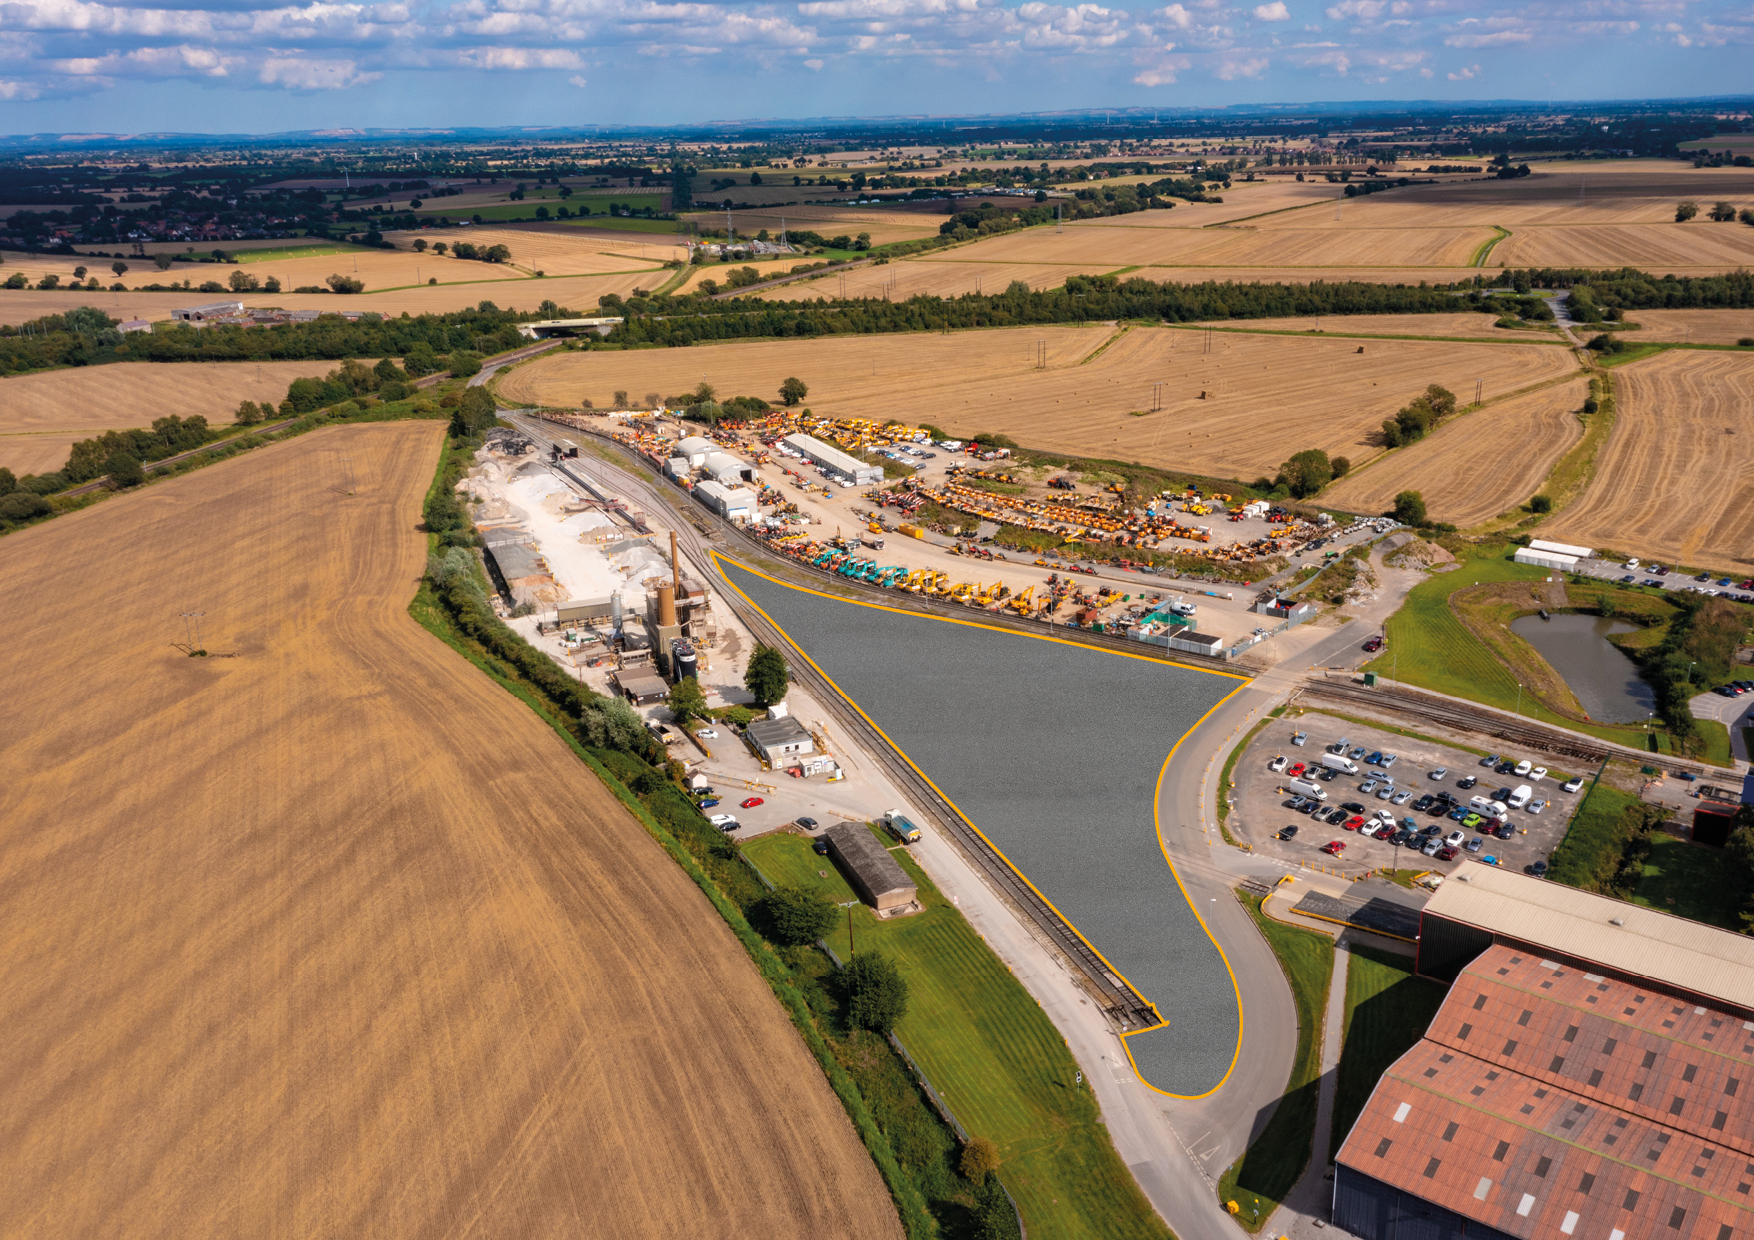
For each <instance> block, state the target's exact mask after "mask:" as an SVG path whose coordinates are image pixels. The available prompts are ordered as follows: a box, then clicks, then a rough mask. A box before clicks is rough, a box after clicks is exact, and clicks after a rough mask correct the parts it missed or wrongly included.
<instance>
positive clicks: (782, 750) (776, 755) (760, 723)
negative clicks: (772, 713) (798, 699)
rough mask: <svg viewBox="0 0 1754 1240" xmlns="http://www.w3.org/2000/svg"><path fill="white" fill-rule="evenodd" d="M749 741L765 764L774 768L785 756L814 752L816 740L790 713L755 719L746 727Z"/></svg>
mask: <svg viewBox="0 0 1754 1240" xmlns="http://www.w3.org/2000/svg"><path fill="white" fill-rule="evenodd" d="M747 732H748V734H749V741H750V743H751V744H752V745H754V746H755V748H756V751H757V752H758V753H760V754H761V756H762V758H763V759H764V760H765V761H766V762H767V764H768V765H769V766H771V767H773V768H775V769H776V770H777V769H778V768H779V767H781V766H783V765H785V764H786V759H787V758H801V757H803V756H804V755H806V754H812V753H815V752H816V740H815V738H814V737H812V736H811V735H810V729H808V728H806V727H805V726H804V725H803V724H801V723H799V722H798V721H797V720H796V719H794V718H792V717H791V716H790V715H781V716H780V717H778V718H768V719H756V720H754V721H752V722H751V723H750V725H749V727H748V729H747Z"/></svg>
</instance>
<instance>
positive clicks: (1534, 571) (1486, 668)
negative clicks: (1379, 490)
mask: <svg viewBox="0 0 1754 1240" xmlns="http://www.w3.org/2000/svg"><path fill="white" fill-rule="evenodd" d="M1546 575H1547V570H1546V569H1542V568H1536V567H1534V566H1533V565H1528V564H1516V563H1513V562H1512V561H1510V560H1508V559H1496V558H1494V559H1478V560H1464V561H1463V562H1462V564H1461V567H1459V568H1456V569H1454V570H1452V571H1450V572H1447V573H1435V574H1433V575H1432V576H1431V577H1430V578H1428V579H1427V580H1425V581H1422V582H1420V583H1419V584H1418V585H1416V586H1414V587H1413V589H1412V590H1411V591H1410V592H1409V593H1408V595H1407V601H1406V602H1405V603H1403V604H1402V605H1401V609H1400V610H1399V611H1397V612H1396V613H1395V614H1394V615H1392V616H1390V617H1389V619H1388V624H1387V625H1386V626H1385V627H1386V629H1387V632H1388V639H1389V641H1388V649H1387V650H1385V651H1384V652H1383V653H1382V654H1379V655H1378V656H1377V657H1376V658H1374V659H1372V660H1371V661H1370V662H1369V663H1367V664H1365V665H1364V666H1365V670H1366V671H1371V672H1375V673H1377V675H1379V676H1383V677H1387V678H1390V679H1395V680H1399V681H1401V682H1402V683H1404V684H1409V685H1413V686H1416V687H1417V688H1421V689H1430V690H1432V691H1434V692H1437V693H1447V694H1449V695H1450V696H1451V697H1459V698H1466V699H1468V700H1469V701H1473V702H1480V703H1483V704H1484V705H1487V706H1496V707H1498V708H1499V709H1500V710H1509V711H1518V712H1520V713H1521V714H1523V715H1525V716H1527V717H1528V718H1530V719H1533V720H1536V721H1538V722H1540V723H1549V724H1555V725H1557V726H1559V727H1562V728H1570V729H1571V730H1572V731H1574V732H1585V733H1588V734H1589V735H1591V736H1599V737H1601V738H1602V739H1603V740H1607V741H1617V742H1619V743H1620V744H1622V745H1632V746H1635V747H1640V748H1642V747H1644V745H1645V732H1644V729H1642V728H1631V727H1614V726H1612V725H1607V724H1600V723H1583V722H1580V721H1578V720H1575V719H1567V718H1566V717H1565V716H1563V715H1559V714H1556V713H1555V712H1553V711H1551V710H1549V709H1548V708H1547V707H1546V706H1544V705H1542V703H1541V702H1540V700H1539V699H1537V698H1536V697H1535V696H1534V694H1532V693H1530V692H1528V691H1527V690H1526V689H1525V690H1523V691H1521V692H1519V691H1518V688H1517V680H1516V677H1515V676H1514V675H1513V674H1512V673H1511V670H1510V668H1508V667H1506V666H1505V665H1504V664H1503V663H1502V662H1500V661H1499V659H1498V657H1497V656H1496V655H1495V654H1493V653H1492V650H1491V648H1490V647H1488V646H1487V645H1486V644H1485V643H1484V642H1482V641H1479V640H1478V639H1477V638H1475V636H1474V635H1473V634H1472V633H1470V632H1469V631H1468V629H1467V626H1465V625H1464V624H1463V623H1462V622H1461V620H1460V619H1458V618H1457V617H1456V613H1455V611H1454V610H1453V609H1452V608H1451V607H1450V603H1449V598H1450V595H1452V594H1454V593H1455V592H1456V591H1458V590H1461V589H1464V588H1466V587H1468V586H1472V585H1480V584H1483V583H1489V582H1501V581H1539V580H1540V579H1541V578H1542V577H1544V576H1546Z"/></svg>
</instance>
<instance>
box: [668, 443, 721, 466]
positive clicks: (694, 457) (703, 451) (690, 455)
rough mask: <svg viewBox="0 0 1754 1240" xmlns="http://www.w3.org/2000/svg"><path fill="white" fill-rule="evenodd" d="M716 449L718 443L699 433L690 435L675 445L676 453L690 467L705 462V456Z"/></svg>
mask: <svg viewBox="0 0 1754 1240" xmlns="http://www.w3.org/2000/svg"><path fill="white" fill-rule="evenodd" d="M718 450H719V445H718V444H716V443H714V442H713V441H712V440H710V439H706V438H704V437H702V436H700V435H690V436H689V437H688V438H686V439H684V440H682V441H681V442H680V443H678V444H677V445H676V455H677V456H679V457H681V458H682V459H683V460H685V461H687V462H688V467H689V468H690V469H698V468H700V467H701V466H702V465H704V464H706V458H707V457H708V456H709V455H710V454H712V453H714V452H717V451H718Z"/></svg>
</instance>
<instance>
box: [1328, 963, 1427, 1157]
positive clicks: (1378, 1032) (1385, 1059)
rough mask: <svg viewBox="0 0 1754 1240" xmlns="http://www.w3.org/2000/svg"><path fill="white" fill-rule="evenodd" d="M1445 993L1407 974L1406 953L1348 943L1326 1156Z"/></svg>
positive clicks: (1333, 1150) (1336, 1148)
mask: <svg viewBox="0 0 1754 1240" xmlns="http://www.w3.org/2000/svg"><path fill="white" fill-rule="evenodd" d="M1446 993H1447V991H1446V988H1445V987H1443V986H1440V985H1439V984H1438V983H1436V982H1432V981H1427V980H1426V979H1425V978H1422V977H1415V976H1413V957H1412V956H1404V955H1402V954H1400V953H1399V952H1391V951H1387V950H1385V949H1383V948H1378V947H1365V946H1361V945H1358V944H1354V945H1353V947H1352V951H1351V958H1350V959H1349V960H1348V961H1347V963H1346V1020H1345V1024H1344V1026H1343V1030H1342V1033H1341V1037H1342V1039H1343V1041H1342V1042H1341V1044H1340V1046H1341V1049H1340V1070H1339V1077H1338V1080H1337V1083H1336V1087H1335V1090H1334V1126H1333V1128H1332V1130H1331V1134H1330V1137H1329V1144H1328V1155H1329V1157H1330V1158H1331V1157H1333V1155H1335V1154H1337V1153H1339V1151H1340V1143H1341V1142H1342V1141H1344V1140H1345V1139H1346V1134H1347V1133H1349V1132H1351V1131H1352V1125H1353V1124H1354V1123H1355V1122H1357V1119H1358V1116H1359V1115H1360V1114H1361V1113H1362V1112H1363V1111H1364V1104H1365V1103H1366V1102H1368V1101H1370V1091H1371V1090H1373V1089H1375V1088H1376V1083H1377V1081H1379V1080H1381V1079H1382V1075H1383V1073H1385V1072H1387V1071H1388V1069H1389V1065H1390V1064H1392V1063H1394V1062H1395V1060H1397V1059H1399V1058H1400V1057H1401V1056H1402V1055H1404V1054H1406V1053H1407V1051H1408V1049H1409V1048H1411V1047H1412V1045H1413V1044H1414V1043H1415V1042H1417V1041H1418V1040H1419V1039H1420V1038H1422V1037H1424V1036H1425V1030H1426V1029H1427V1027H1429V1026H1430V1024H1431V1018H1432V1017H1433V1016H1436V1015H1437V1009H1438V1008H1439V1007H1441V1006H1442V1005H1443V998H1444V995H1445V994H1446Z"/></svg>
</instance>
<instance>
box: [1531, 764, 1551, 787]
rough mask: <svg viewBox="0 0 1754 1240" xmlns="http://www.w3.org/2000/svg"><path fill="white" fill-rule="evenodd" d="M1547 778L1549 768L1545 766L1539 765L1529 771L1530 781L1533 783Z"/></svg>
mask: <svg viewBox="0 0 1754 1240" xmlns="http://www.w3.org/2000/svg"><path fill="white" fill-rule="evenodd" d="M1546 778H1547V768H1546V767H1544V766H1537V767H1536V768H1535V769H1534V770H1532V771H1530V772H1529V782H1530V783H1531V784H1534V783H1539V782H1540V781H1541V780H1543V779H1546Z"/></svg>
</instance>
